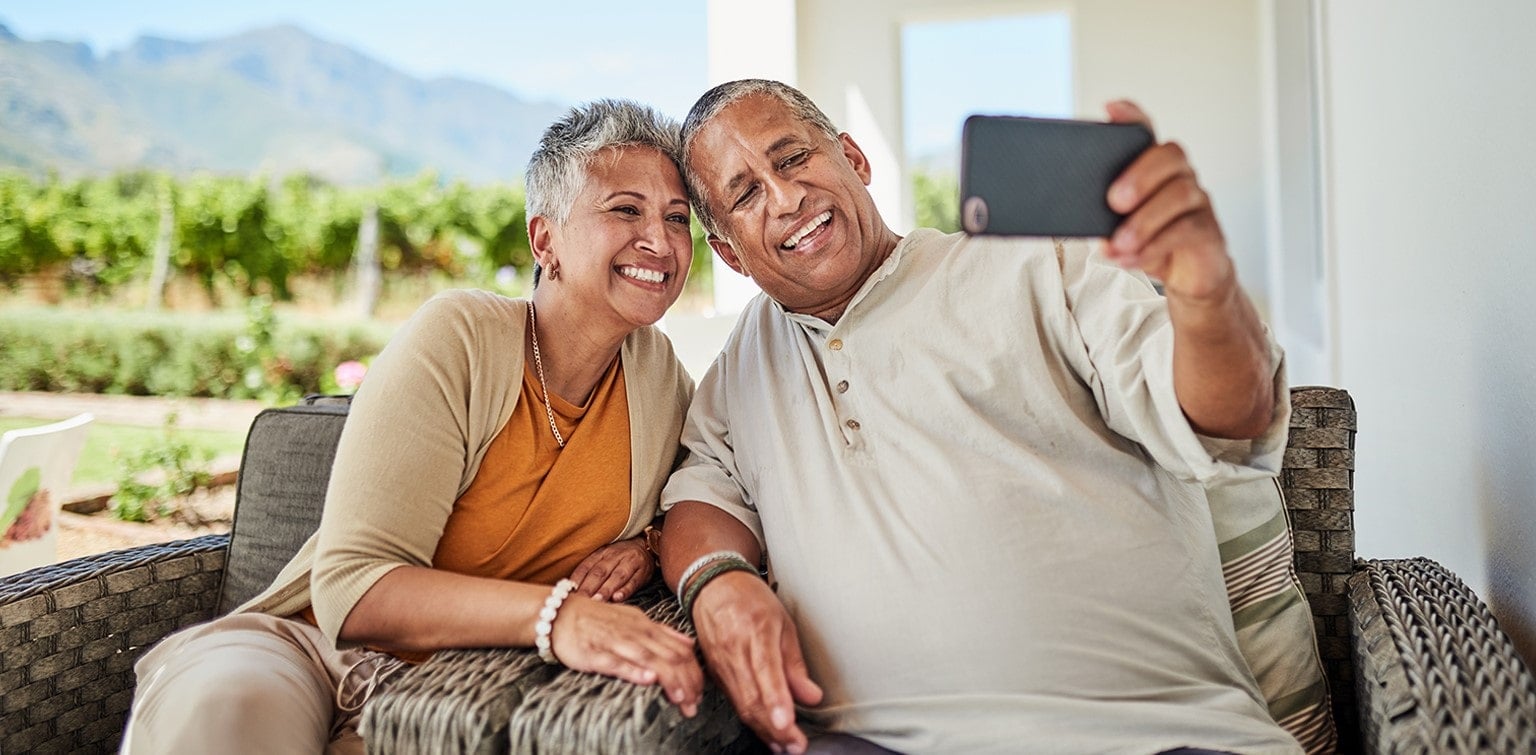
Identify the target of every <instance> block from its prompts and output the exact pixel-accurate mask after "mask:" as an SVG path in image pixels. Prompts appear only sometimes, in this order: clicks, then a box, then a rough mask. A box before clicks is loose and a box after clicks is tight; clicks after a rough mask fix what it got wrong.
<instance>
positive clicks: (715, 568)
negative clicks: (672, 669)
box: [683, 558, 757, 620]
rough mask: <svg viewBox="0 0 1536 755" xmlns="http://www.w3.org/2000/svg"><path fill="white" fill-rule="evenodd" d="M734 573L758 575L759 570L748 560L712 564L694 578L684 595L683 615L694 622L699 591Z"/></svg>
mask: <svg viewBox="0 0 1536 755" xmlns="http://www.w3.org/2000/svg"><path fill="white" fill-rule="evenodd" d="M733 571H744V572H751V573H753V574H757V569H755V568H753V567H752V565H751V564H749V563H747V560H746V559H744V558H722V559H720V560H719V561H716V562H715V563H712V564H710V565H709V566H707V567H705V569H704V570H703V571H701V572H699V576H697V577H694V578H693V581H692V582H689V583H688V590H687V591H686V592H684V593H683V615H684V616H687V617H688V618H689V619H690V620H692V619H693V603H694V601H695V600H698V598H699V591H700V590H703V589H704V585H706V584H709V582H710V580H713V579H714V578H715V577H718V576H720V575H721V574H725V573H727V572H733Z"/></svg>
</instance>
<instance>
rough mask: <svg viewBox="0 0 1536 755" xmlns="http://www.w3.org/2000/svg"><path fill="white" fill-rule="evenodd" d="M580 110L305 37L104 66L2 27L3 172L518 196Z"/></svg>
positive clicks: (256, 38)
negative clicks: (450, 186) (430, 75)
mask: <svg viewBox="0 0 1536 755" xmlns="http://www.w3.org/2000/svg"><path fill="white" fill-rule="evenodd" d="M565 109H566V106H565V105H562V104H558V103H552V102H529V101H525V100H522V99H519V98H518V97H516V96H515V95H513V94H512V93H510V92H507V91H505V90H502V89H498V88H496V87H493V86H489V85H486V84H481V83H477V82H473V81H469V80H466V79H461V78H451V77H448V78H434V79H430V80H424V79H420V78H416V77H413V76H410V75H408V74H405V73H403V72H401V71H398V70H396V69H394V68H391V67H390V66H388V65H387V64H385V63H383V62H381V61H379V60H377V59H374V58H371V57H368V56H367V55H364V54H362V53H359V52H357V51H355V50H353V49H351V48H348V47H346V46H344V45H340V44H335V43H332V42H328V41H326V40H323V39H320V38H318V37H316V36H314V35H312V34H310V33H308V32H306V31H304V30H303V29H300V28H297V27H294V26H275V27H271V28H264V29H256V30H252V31H248V32H244V33H241V34H236V35H233V36H229V37H223V38H219V39H212V40H206V41H196V42H193V41H183V40H174V39H165V38H159V37H151V36H144V37H139V38H138V39H137V40H135V41H134V42H133V43H132V44H131V45H129V46H128V47H127V48H125V49H122V50H116V51H112V52H109V53H107V54H105V55H102V56H98V55H97V54H96V53H95V52H94V51H93V50H92V49H91V48H90V47H89V46H88V45H85V44H83V43H66V42H57V41H29V40H25V39H21V38H20V37H18V36H16V35H15V34H14V33H12V32H11V31H10V30H9V29H7V28H6V27H5V26H3V25H0V167H14V168H21V169H24V170H28V171H33V172H42V171H46V170H55V171H58V172H59V173H61V174H64V175H82V174H87V175H89V174H101V173H107V172H112V171H118V170H127V169H135V168H150V169H160V170H169V171H172V172H175V173H189V172H192V171H199V170H209V171H215V172H221V173H239V174H248V173H256V172H263V173H267V174H279V175H281V174H288V173H295V172H308V173H311V174H314V175H316V176H317V177H320V178H324V179H327V180H331V181H336V182H339V183H350V184H355V183H366V182H372V181H377V180H378V179H380V178H381V177H384V176H400V175H413V174H416V173H419V172H421V171H423V170H427V169H431V170H436V171H437V172H438V173H439V175H441V176H443V177H445V178H460V179H464V180H467V181H470V182H472V183H484V182H492V181H510V180H515V179H517V178H518V177H519V176H521V175H522V173H523V169H524V167H525V165H526V163H527V160H528V155H529V154H530V153H531V152H532V151H533V148H534V146H535V145H536V144H537V143H538V138H539V135H540V134H541V133H542V132H543V130H544V127H545V126H547V125H548V124H549V123H550V122H551V121H552V120H553V119H554V118H556V117H557V116H558V115H560V114H561V113H562V112H564V110H565Z"/></svg>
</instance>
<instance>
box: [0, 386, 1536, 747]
mask: <svg viewBox="0 0 1536 755" xmlns="http://www.w3.org/2000/svg"><path fill="white" fill-rule="evenodd" d="M1292 401H1293V405H1294V407H1295V411H1294V413H1293V417H1292V423H1291V425H1292V430H1291V433H1290V438H1289V443H1288V450H1287V452H1286V457H1285V471H1284V472H1283V474H1282V479H1281V483H1282V487H1283V488H1284V491H1285V496H1286V500H1287V506H1288V507H1289V508H1290V514H1291V520H1292V527H1293V538H1294V541H1295V545H1296V566H1297V572H1298V574H1299V576H1300V577H1301V580H1302V584H1303V587H1304V589H1305V590H1306V593H1307V597H1308V600H1309V602H1310V604H1311V607H1312V612H1313V615H1314V617H1315V618H1316V626H1317V630H1318V641H1319V645H1320V649H1321V651H1322V655H1323V657H1324V661H1325V665H1326V666H1327V672H1328V677H1329V684H1330V687H1331V690H1332V695H1333V702H1334V707H1335V716H1336V719H1337V722H1338V724H1339V729H1340V735H1341V739H1342V745H1343V749H1344V750H1345V751H1366V752H1394V753H1396V752H1403V753H1417V752H1423V753H1441V752H1522V753H1528V752H1536V681H1533V679H1532V675H1531V673H1530V671H1529V670H1528V669H1527V668H1526V666H1525V665H1524V663H1523V662H1522V661H1521V659H1520V658H1519V656H1517V655H1516V654H1515V651H1514V647H1513V645H1512V644H1511V642H1510V641H1509V638H1508V637H1507V636H1505V635H1504V633H1503V632H1502V631H1501V630H1500V629H1499V628H1498V624H1497V622H1496V621H1495V620H1494V618H1493V616H1492V615H1491V614H1490V613H1489V611H1488V609H1487V607H1486V606H1485V605H1483V603H1482V602H1481V601H1480V600H1478V598H1477V596H1476V595H1474V594H1473V593H1472V592H1471V591H1470V590H1468V589H1467V588H1466V586H1465V585H1463V584H1462V583H1461V582H1460V581H1458V580H1457V579H1456V578H1455V577H1454V576H1453V575H1451V574H1450V573H1449V572H1447V571H1446V570H1445V569H1444V568H1442V567H1440V566H1439V565H1438V564H1435V563H1434V562H1432V561H1428V560H1425V559H1412V560H1407V561H1360V560H1356V559H1355V557H1354V524H1353V510H1354V494H1353V488H1352V483H1353V479H1352V478H1353V474H1352V470H1353V468H1354V450H1353V449H1354V436H1355V429H1356V428H1355V410H1354V406H1353V403H1352V402H1351V400H1350V398H1349V395H1348V394H1347V393H1345V392H1344V391H1341V390H1336V389H1330V388H1296V389H1293V390H1292ZM247 463H251V458H250V451H249V450H248V451H247ZM269 472H270V470H256V469H245V470H243V475H244V476H245V477H246V478H247V481H249V480H265V479H267V476H268V474H269ZM279 476H281V475H279ZM244 484H245V482H243V483H242V485H244ZM263 484H265V483H263ZM321 490H322V491H323V484H322V485H321ZM286 492H287V493H288V494H289V499H290V501H291V498H292V496H291V493H292V491H291V490H290V491H286ZM245 495H246V491H245V490H244V488H242V505H244V496H245ZM319 504H320V502H319V501H318V500H316V501H315V502H314V505H315V506H316V507H318V506H319ZM240 532H241V528H240V526H239V524H238V523H237V526H236V533H237V534H236V537H241V535H240V534H239V533H240ZM237 545H238V544H237ZM294 547H295V548H296V547H297V543H295V544H294ZM234 552H235V553H243V551H242V548H241V547H236V548H235V549H234ZM229 554H230V550H229V540H228V538H227V537H224V536H210V537H203V538H197V539H195V540H188V541H182V542H179V543H170V544H165V545H154V546H146V547H142V548H134V549H130V550H124V551H117V552H113V553H108V554H102V555H99V556H91V557H87V558H82V559H76V560H74V561H70V562H67V563H64V564H59V565H56V566H51V567H46V568H42V569H34V570H32V571H28V572H24V573H22V574H19V575H16V576H14V577H9V578H7V579H6V580H4V584H3V586H0V752H5V753H12V752H16V753H21V752H109V751H112V750H114V749H115V748H116V747H117V744H118V741H119V739H120V737H121V732H122V727H123V723H124V720H125V718H126V715H127V709H128V705H129V702H130V701H131V699H132V691H133V683H134V679H133V670H132V664H133V662H134V660H136V659H137V657H138V656H139V654H140V653H142V652H143V650H144V649H145V648H146V647H147V646H148V645H150V644H153V643H154V642H156V641H157V640H159V639H160V638H162V637H164V636H165V635H167V634H169V633H170V632H172V631H174V630H176V629H177V628H180V627H182V626H186V625H189V624H193V623H196V622H199V621H204V620H207V619H209V618H212V617H213V616H214V615H215V613H216V612H217V611H219V610H221V608H220V606H221V602H220V592H221V585H222V584H223V583H224V582H225V581H226V580H225V578H224V573H225V562H226V558H229V557H233V556H230V555H229ZM238 568H242V569H243V568H244V565H239V566H238ZM226 587H227V586H226ZM225 599H226V602H225V605H227V601H228V596H225ZM631 602H634V603H636V604H638V605H641V606H642V607H644V608H645V609H646V610H647V613H649V614H650V615H651V616H652V617H654V618H656V619H658V620H661V621H665V622H667V623H669V624H671V625H673V626H677V627H680V628H683V629H684V630H689V631H691V626H689V624H688V622H687V620H686V619H684V618H683V617H682V616H681V615H680V611H679V610H678V608H677V602H676V601H675V600H674V599H673V598H672V597H671V596H670V594H669V593H667V591H666V590H665V589H663V588H661V587H659V586H657V585H652V586H651V587H649V588H647V589H646V590H644V591H642V592H641V594H640V595H637V596H636V597H635V599H634V600H633V601H631ZM363 730H364V736H365V738H366V739H367V740H368V747H369V751H370V752H379V753H392V752H398V753H415V752H488V753H493V752H519V753H521V752H540V753H550V752H582V753H593V752H709V753H714V752H725V751H731V750H735V749H740V748H749V749H750V748H755V747H757V744H756V742H755V740H754V739H753V738H752V737H751V736H750V734H748V733H747V732H746V731H745V730H744V729H743V728H742V726H741V724H740V723H739V722H738V721H737V719H736V718H735V716H734V715H733V714H732V713H731V711H730V709H729V705H728V703H727V702H726V701H725V698H724V697H723V695H721V693H720V692H719V691H718V690H717V689H715V688H713V687H710V688H709V689H708V690H707V691H706V696H705V700H704V702H703V704H702V705H701V706H700V713H699V715H698V716H697V717H695V718H693V719H684V718H683V717H682V716H681V715H680V714H679V713H678V712H677V710H676V708H675V707H673V706H672V705H671V704H670V703H668V702H666V701H665V700H664V699H663V697H662V694H661V692H660V691H659V690H658V689H657V688H656V687H636V686H634V685H630V684H628V683H625V682H619V681H616V680H612V679H608V678H605V677H599V676H595V675H591V674H578V673H575V672H571V671H568V670H564V669H558V668H554V667H550V666H545V665H544V664H542V663H540V662H539V661H538V659H537V657H536V656H534V655H533V654H532V653H530V652H529V651H525V650H460V651H449V652H442V653H438V654H436V655H435V656H433V658H432V659H431V660H429V661H427V662H426V663H424V664H422V665H420V666H418V667H415V668H413V669H411V670H410V671H409V672H406V673H405V674H403V675H401V676H400V677H398V678H397V680H396V681H394V682H392V683H391V684H390V685H389V686H388V687H387V688H386V689H385V690H384V692H382V693H380V694H379V695H378V696H376V697H375V698H374V699H373V700H372V701H371V702H370V703H369V704H368V706H367V707H366V708H365V709H364V725H363Z"/></svg>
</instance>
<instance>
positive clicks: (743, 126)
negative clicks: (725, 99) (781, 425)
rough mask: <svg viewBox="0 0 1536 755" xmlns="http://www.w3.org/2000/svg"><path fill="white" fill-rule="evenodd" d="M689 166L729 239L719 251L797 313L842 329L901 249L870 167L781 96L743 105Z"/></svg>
mask: <svg viewBox="0 0 1536 755" xmlns="http://www.w3.org/2000/svg"><path fill="white" fill-rule="evenodd" d="M687 159H688V160H690V161H691V163H692V165H693V169H694V173H695V174H696V175H698V177H699V180H700V182H701V183H702V184H703V188H704V190H705V191H706V192H708V195H709V202H710V208H709V209H710V210H711V212H712V213H713V215H714V217H715V218H716V220H717V224H718V225H719V227H720V230H721V232H722V234H723V235H724V236H725V238H723V239H720V240H717V241H712V242H711V245H712V246H713V247H714V248H715V251H716V252H717V253H718V254H719V255H720V258H721V259H722V260H724V261H725V263H726V264H727V265H730V266H731V268H732V269H734V270H736V271H737V272H739V273H741V274H743V275H746V276H748V277H750V278H752V279H753V280H754V281H756V282H757V284H758V285H759V286H761V287H762V289H763V290H764V291H765V292H767V293H768V295H769V296H772V297H773V298H774V299H775V300H777V301H778V302H779V303H780V304H783V305H784V307H785V308H787V309H789V310H790V311H792V312H803V313H806V314H812V315H816V316H819V317H823V318H824V319H828V320H836V319H837V318H838V317H839V316H841V315H842V312H843V310H844V309H845V308H846V307H847V306H848V301H849V300H850V299H852V298H853V295H854V293H855V292H857V291H858V289H859V287H860V286H861V285H863V283H864V280H865V279H866V278H867V277H869V274H870V273H871V272H873V271H874V269H875V268H876V267H878V266H879V265H880V263H881V262H882V261H884V260H885V258H886V256H887V255H888V254H889V253H890V250H891V249H892V248H894V247H895V243H896V237H895V236H894V235H893V234H892V233H891V232H890V231H889V229H887V228H886V227H885V223H884V221H883V220H881V218H880V215H879V213H878V212H877V211H876V210H875V203H874V200H873V199H872V198H871V197H870V195H869V190H868V189H867V188H866V187H867V186H868V185H869V176H870V172H869V161H868V160H866V159H865V157H864V153H863V152H862V151H861V150H860V149H859V147H858V145H856V144H854V142H853V139H851V138H849V136H848V135H847V134H843V135H842V136H841V137H839V138H838V139H831V138H829V137H828V136H827V135H826V134H824V133H822V132H821V131H820V130H818V129H816V128H815V127H813V126H811V125H809V124H806V123H804V122H802V121H800V120H798V119H797V118H795V117H794V116H793V115H791V114H790V112H789V110H788V109H787V108H785V106H784V105H783V103H781V102H779V101H778V100H777V99H775V98H773V97H768V96H763V95H756V96H748V97H744V98H742V99H741V100H738V101H737V102H734V103H732V104H731V105H729V106H727V107H726V108H725V109H724V110H722V111H721V112H720V113H719V115H717V116H715V117H714V118H713V119H711V120H710V121H708V122H707V123H706V124H705V125H704V127H703V128H701V129H699V131H698V133H697V134H696V135H695V137H694V139H693V141H692V143H691V145H690V149H689V154H688V156H687Z"/></svg>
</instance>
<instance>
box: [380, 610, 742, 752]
mask: <svg viewBox="0 0 1536 755" xmlns="http://www.w3.org/2000/svg"><path fill="white" fill-rule="evenodd" d="M629 602H630V604H631V605H636V606H639V607H640V608H642V609H644V610H645V612H646V614H647V615H648V616H650V617H651V618H653V619H655V620H657V621H661V622H663V623H666V624H667V625H669V626H673V627H677V628H679V629H681V630H683V631H685V632H688V633H689V634H692V633H693V626H692V624H691V623H690V622H688V621H687V619H685V618H684V617H683V616H682V611H681V609H680V608H679V607H678V604H677V599H676V598H674V597H673V596H672V594H671V593H670V592H669V591H667V590H666V588H665V587H662V586H661V585H660V583H652V585H650V586H649V587H647V588H646V589H644V590H641V591H640V593H639V594H638V595H636V596H635V597H634V598H633V599H631V600H630V601H629ZM362 730H363V737H364V739H366V740H367V742H368V751H369V752H371V753H416V752H456V753H503V752H512V753H535V752H537V753H541V754H547V753H562V752H569V753H633V752H667V753H690V752H696V753H723V752H737V751H742V750H751V749H754V748H757V747H758V746H759V745H758V744H757V739H756V738H755V737H754V736H753V735H752V734H751V733H750V732H749V731H748V730H747V729H746V727H745V726H743V725H742V723H741V721H740V719H738V718H737V717H736V714H735V712H734V711H733V710H732V709H731V704H730V701H728V700H727V699H726V698H725V695H724V693H723V692H721V691H720V690H719V688H717V687H715V686H714V685H713V684H711V683H709V682H706V684H705V690H704V698H703V700H702V701H701V703H700V705H699V713H698V715H696V716H694V717H693V718H691V719H690V718H684V717H683V716H682V714H681V713H679V712H678V710H677V707H676V706H675V705H673V704H672V703H671V702H668V701H667V700H666V698H665V697H664V696H663V694H662V690H661V688H660V687H657V686H655V685H652V686H649V687H641V686H638V685H634V684H630V683H629V682H625V681H620V680H618V679H612V678H609V677H605V676H599V675H597V674H586V673H580V672H576V671H571V670H569V669H566V668H563V667H558V666H548V665H545V664H544V663H543V662H542V661H540V660H539V657H538V656H537V655H536V654H535V653H533V652H532V651H531V650H522V649H517V650H512V649H483V650H451V651H443V652H439V653H436V654H434V655H433V656H432V658H431V659H430V660H428V661H427V662H425V663H423V664H421V665H420V666H417V667H416V668H413V669H411V670H409V671H407V672H405V673H404V674H402V675H401V676H400V677H399V678H397V679H396V680H394V681H392V682H390V683H389V684H388V685H387V686H386V687H385V689H384V690H383V691H382V692H380V693H379V694H378V695H376V696H375V697H374V698H373V699H372V700H371V701H369V703H368V705H367V707H365V708H364V710H363V726H362Z"/></svg>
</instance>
